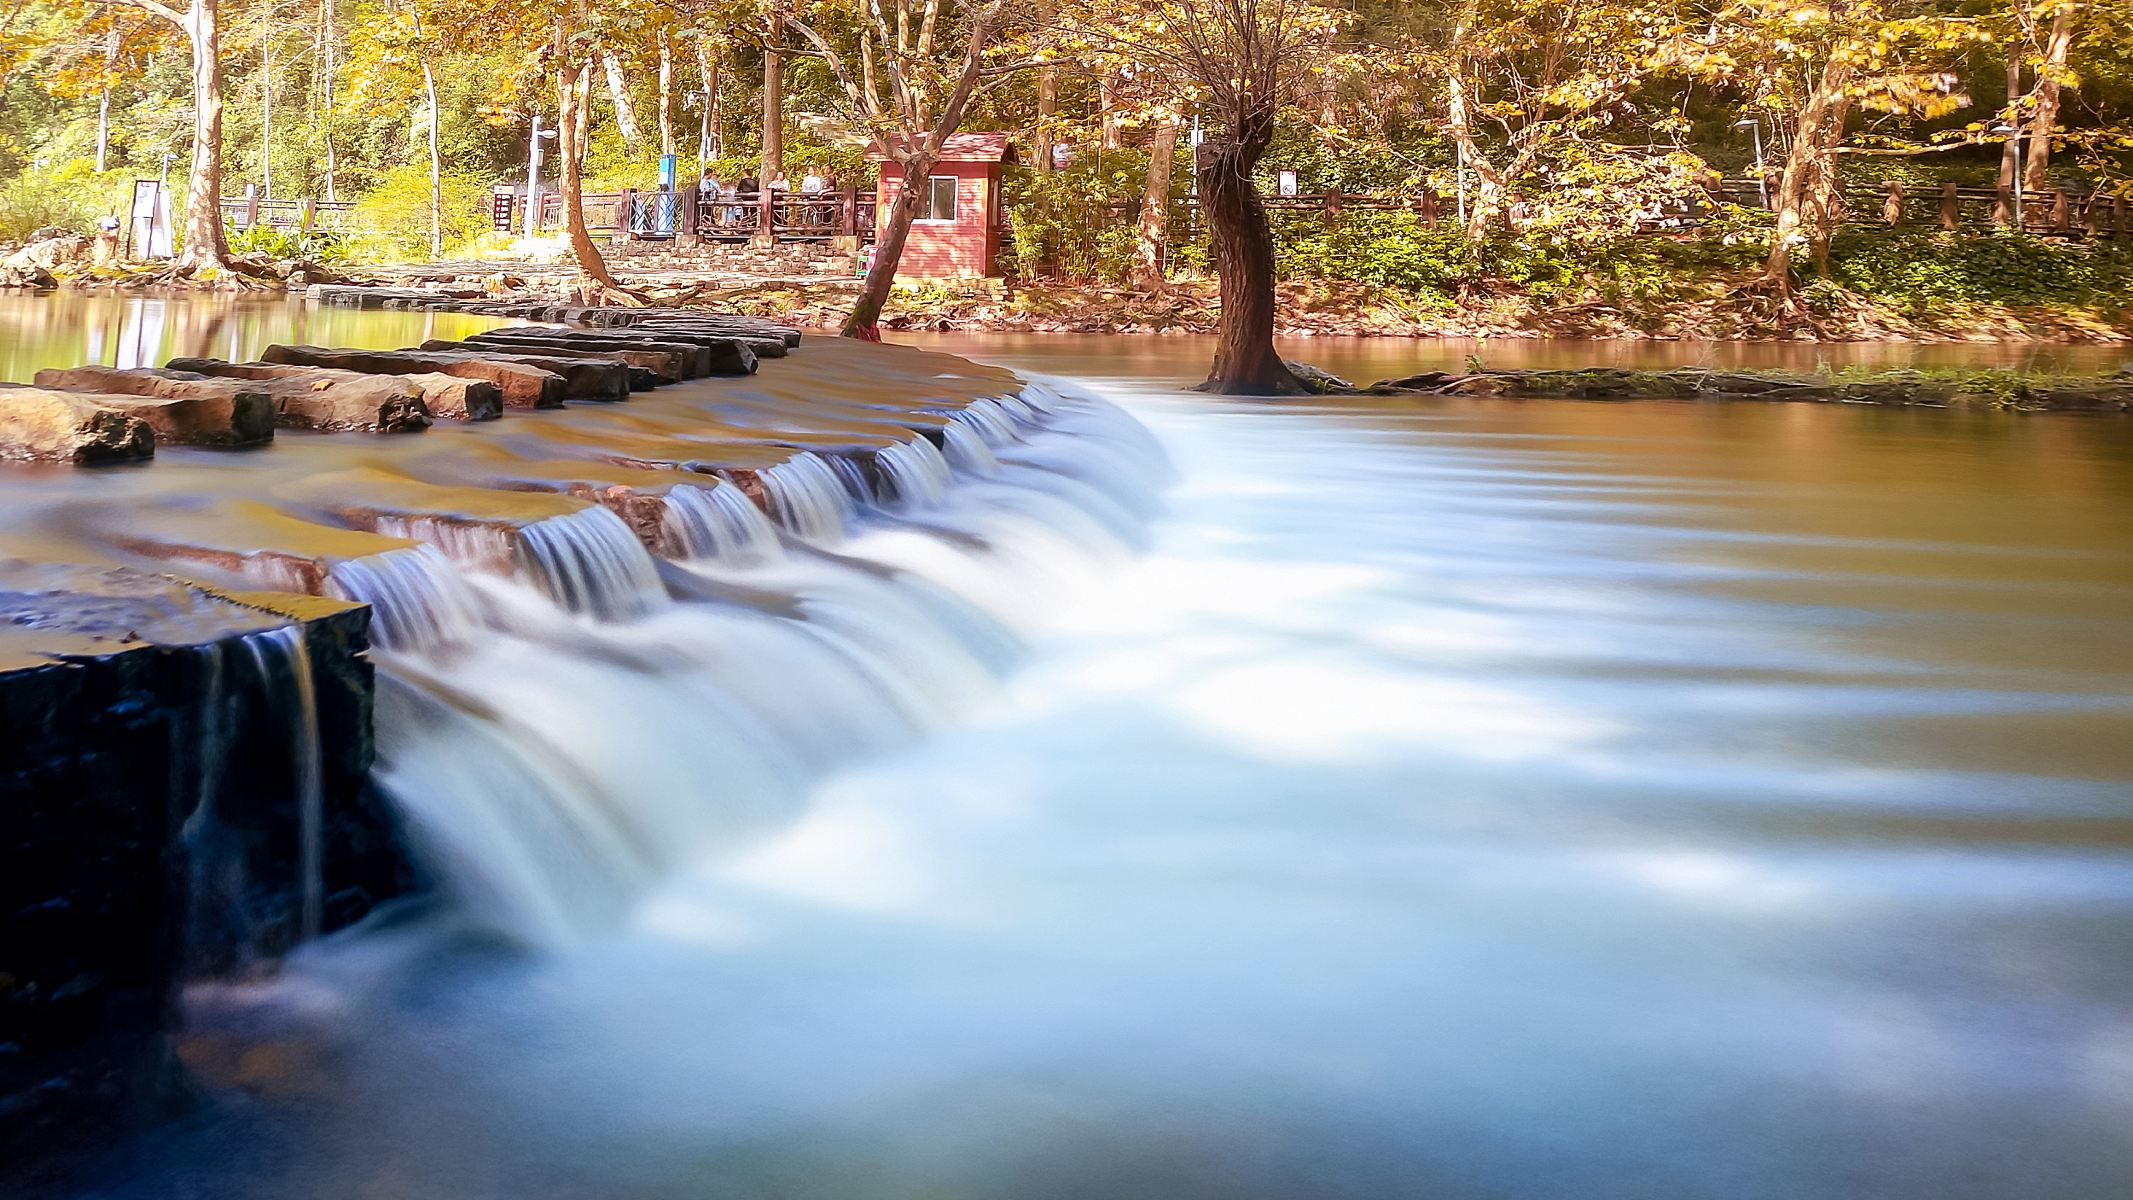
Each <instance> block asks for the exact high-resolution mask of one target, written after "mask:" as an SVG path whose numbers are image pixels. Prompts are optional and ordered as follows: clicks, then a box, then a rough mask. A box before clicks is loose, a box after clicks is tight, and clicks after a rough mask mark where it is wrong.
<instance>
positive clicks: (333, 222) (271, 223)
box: [222, 196, 355, 231]
mask: <svg viewBox="0 0 2133 1200" xmlns="http://www.w3.org/2000/svg"><path fill="white" fill-rule="evenodd" d="M354 212H355V205H354V204H353V203H351V202H349V201H347V200H312V199H309V198H306V199H302V200H270V199H268V198H266V197H264V196H224V197H223V198H222V221H223V223H224V224H226V225H228V226H229V227H230V228H232V229H254V228H258V227H261V226H265V227H268V228H272V229H297V230H312V229H320V230H333V231H339V230H345V229H349V228H351V227H352V224H353V221H352V215H353V213H354Z"/></svg>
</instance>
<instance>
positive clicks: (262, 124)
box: [259, 4, 274, 196]
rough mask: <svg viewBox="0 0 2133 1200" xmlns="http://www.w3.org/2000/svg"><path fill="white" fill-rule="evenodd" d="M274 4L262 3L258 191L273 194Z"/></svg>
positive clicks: (268, 194)
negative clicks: (270, 18) (269, 22)
mask: <svg viewBox="0 0 2133 1200" xmlns="http://www.w3.org/2000/svg"><path fill="white" fill-rule="evenodd" d="M273 11H274V6H273V5H271V4H262V5H260V6H259V194H260V195H262V196H271V195H273V194H274V27H273V26H272V25H270V24H268V18H269V17H270V16H272V15H273Z"/></svg>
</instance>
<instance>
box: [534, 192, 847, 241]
mask: <svg viewBox="0 0 2133 1200" xmlns="http://www.w3.org/2000/svg"><path fill="white" fill-rule="evenodd" d="M509 199H510V202H509V204H508V205H507V204H506V202H505V200H506V198H505V197H504V196H503V195H502V194H499V195H498V197H497V200H496V206H495V209H494V211H493V213H492V218H493V220H494V222H495V225H496V227H497V228H498V229H499V230H501V229H505V228H509V229H523V228H524V222H525V219H526V217H525V197H524V196H515V197H510V198H509ZM874 204H875V194H874V192H873V191H872V190H871V189H865V190H862V189H860V188H856V187H847V188H844V189H842V190H840V191H836V192H831V193H827V194H824V195H820V196H803V195H800V194H798V193H796V192H783V191H781V192H758V193H756V194H755V195H753V196H720V197H717V198H712V197H709V196H705V195H704V194H702V193H701V192H699V191H698V190H697V189H696V188H693V187H690V188H682V189H680V190H678V191H672V192H665V191H636V190H634V189H632V190H625V191H620V192H587V193H586V194H585V195H584V196H583V197H582V200H581V203H580V207H579V211H580V212H582V213H584V214H585V226H586V228H587V230H589V231H590V232H591V233H592V234H593V236H594V237H596V238H601V239H605V240H632V239H634V240H647V241H650V240H664V239H669V238H699V239H709V240H722V241H746V240H749V239H752V238H756V237H758V236H767V237H768V238H769V239H770V240H774V241H779V242H798V241H824V240H827V239H829V238H833V237H856V238H859V239H861V240H862V241H865V240H870V239H872V238H873V236H874ZM534 228H535V230H536V231H537V232H540V233H548V234H553V233H556V232H559V231H560V230H561V229H562V228H563V197H562V196H561V195H560V194H558V193H555V192H543V193H542V194H541V207H540V215H539V218H538V219H537V220H536V221H535V223H534Z"/></svg>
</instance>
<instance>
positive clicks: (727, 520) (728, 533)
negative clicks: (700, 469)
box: [661, 483, 783, 566]
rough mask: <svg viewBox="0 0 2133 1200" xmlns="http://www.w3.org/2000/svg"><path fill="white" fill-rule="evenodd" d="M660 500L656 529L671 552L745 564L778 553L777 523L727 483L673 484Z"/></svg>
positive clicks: (771, 557) (684, 555)
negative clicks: (663, 502) (663, 507)
mask: <svg viewBox="0 0 2133 1200" xmlns="http://www.w3.org/2000/svg"><path fill="white" fill-rule="evenodd" d="M666 500H667V505H666V511H665V513H664V514H663V516H662V518H661V522H662V529H661V533H662V535H663V539H664V542H665V545H666V546H667V548H668V549H669V550H670V552H671V554H672V556H673V557H676V558H701V559H712V560H715V561H718V562H724V563H728V564H731V565H734V566H748V565H754V564H759V563H765V562H769V561H771V560H772V559H775V558H777V557H779V556H780V555H781V554H782V553H783V551H782V550H781V549H780V547H779V545H778V531H777V528H776V527H775V526H773V525H772V524H771V523H770V520H769V518H767V517H765V516H764V515H763V510H762V509H759V508H757V507H756V506H755V505H754V504H752V503H750V502H749V500H748V497H747V496H746V495H743V494H742V492H741V489H740V488H738V487H735V486H734V485H732V484H730V483H729V484H720V485H718V486H716V487H687V486H681V487H676V488H673V489H671V490H670V491H668V492H667V497H666Z"/></svg>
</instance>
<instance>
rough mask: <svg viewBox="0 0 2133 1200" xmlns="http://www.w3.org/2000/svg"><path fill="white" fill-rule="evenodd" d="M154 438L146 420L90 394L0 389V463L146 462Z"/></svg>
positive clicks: (12, 388) (151, 450)
mask: <svg viewBox="0 0 2133 1200" xmlns="http://www.w3.org/2000/svg"><path fill="white" fill-rule="evenodd" d="M155 452H156V435H155V433H154V431H153V430H151V429H150V428H149V426H148V423H147V422H146V421H143V420H142V419H141V418H139V417H134V416H128V415H127V414H125V413H123V412H120V411H118V410H117V409H114V408H111V407H108V406H106V405H103V404H100V403H98V402H97V400H96V398H95V397H93V396H82V395H77V394H75V393H72V392H65V391H51V390H48V389H45V388H26V387H10V388H0V459H10V460H14V461H17V462H55V463H60V462H70V463H78V464H83V465H89V464H94V463H105V462H124V461H127V460H129V459H137V458H147V457H149V456H150V455H153V454H154V453H155Z"/></svg>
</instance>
